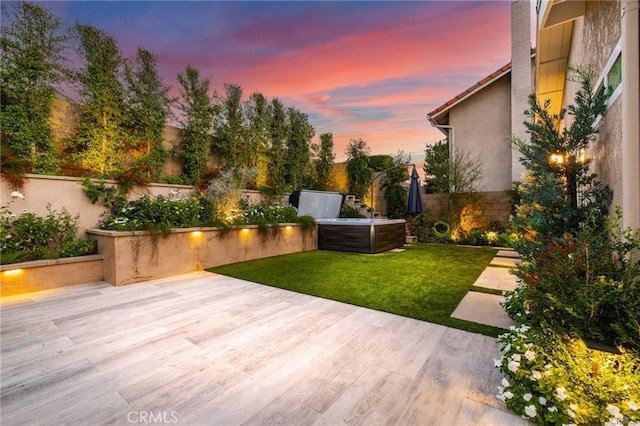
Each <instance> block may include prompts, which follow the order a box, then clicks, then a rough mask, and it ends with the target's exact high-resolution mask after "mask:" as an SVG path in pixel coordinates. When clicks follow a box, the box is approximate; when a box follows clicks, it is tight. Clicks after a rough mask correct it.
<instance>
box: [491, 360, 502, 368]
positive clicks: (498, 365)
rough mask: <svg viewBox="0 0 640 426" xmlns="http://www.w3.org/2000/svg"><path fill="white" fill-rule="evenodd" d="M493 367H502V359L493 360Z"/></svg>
mask: <svg viewBox="0 0 640 426" xmlns="http://www.w3.org/2000/svg"><path fill="white" fill-rule="evenodd" d="M493 365H494V366H496V367H500V366H501V365H502V358H500V359H494V360H493Z"/></svg>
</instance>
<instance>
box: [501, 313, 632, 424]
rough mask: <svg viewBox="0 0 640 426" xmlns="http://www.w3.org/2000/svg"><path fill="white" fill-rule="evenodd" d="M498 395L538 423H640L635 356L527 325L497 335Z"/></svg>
mask: <svg viewBox="0 0 640 426" xmlns="http://www.w3.org/2000/svg"><path fill="white" fill-rule="evenodd" d="M498 341H499V342H500V344H501V347H502V351H503V356H502V358H500V359H497V360H495V365H496V367H498V368H500V370H501V371H502V372H503V373H504V374H505V376H506V377H505V378H503V379H502V383H501V386H499V387H498V394H497V398H498V399H500V400H502V401H504V402H505V404H506V405H507V407H509V408H510V409H512V410H513V411H515V412H516V413H518V414H520V415H522V416H523V417H524V418H527V419H530V420H532V421H535V422H536V423H538V424H634V422H640V410H639V405H640V358H638V357H637V355H634V354H633V353H623V354H621V355H616V354H611V353H603V352H599V351H594V350H591V349H588V348H587V347H586V346H585V345H584V343H582V342H581V341H579V340H578V341H564V340H562V339H561V338H560V337H558V336H557V335H554V334H552V333H543V332H542V331H540V330H539V329H534V328H530V327H529V326H526V325H520V326H514V327H511V328H510V330H509V332H508V333H505V334H503V335H501V336H500V337H499V338H498Z"/></svg>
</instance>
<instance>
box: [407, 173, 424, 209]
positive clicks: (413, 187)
mask: <svg viewBox="0 0 640 426" xmlns="http://www.w3.org/2000/svg"><path fill="white" fill-rule="evenodd" d="M419 178H420V177H419V176H418V172H417V170H416V166H413V171H412V172H411V183H410V184H409V196H408V197H407V198H408V201H407V214H408V215H415V214H420V213H422V194H421V191H420V182H419Z"/></svg>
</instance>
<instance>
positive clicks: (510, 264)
mask: <svg viewBox="0 0 640 426" xmlns="http://www.w3.org/2000/svg"><path fill="white" fill-rule="evenodd" d="M519 261H520V259H513V258H510V257H497V256H496V257H494V258H493V259H492V260H491V263H489V266H506V267H507V268H515V267H516V265H517V263H518V262H519Z"/></svg>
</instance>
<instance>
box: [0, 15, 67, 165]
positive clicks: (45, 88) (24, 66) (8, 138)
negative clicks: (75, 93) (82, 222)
mask: <svg viewBox="0 0 640 426" xmlns="http://www.w3.org/2000/svg"><path fill="white" fill-rule="evenodd" d="M9 4H10V5H11V6H10V7H8V6H7V5H6V4H3V5H2V15H3V18H4V19H3V20H4V21H5V22H3V25H2V26H0V31H1V33H0V34H1V42H0V46H1V48H2V50H1V55H0V98H1V99H2V102H1V103H0V108H1V115H0V124H1V126H2V156H3V159H2V165H3V168H6V167H9V168H11V167H13V166H12V164H8V163H7V159H8V157H13V161H16V162H21V163H23V164H24V165H25V166H26V168H25V169H26V170H29V171H33V172H35V173H43V174H53V173H57V172H58V171H59V169H60V167H59V161H58V156H57V153H56V146H55V141H54V138H53V131H52V128H51V124H50V117H51V108H52V106H53V101H54V100H55V98H56V85H57V84H58V83H60V82H62V81H63V80H64V79H65V77H66V74H67V72H68V71H67V69H66V68H65V66H64V62H65V56H64V49H65V43H66V40H67V38H66V36H65V35H64V34H62V32H61V24H60V21H59V19H57V18H56V17H55V16H53V15H52V14H51V13H50V12H49V11H48V10H46V9H45V8H43V7H42V6H39V5H37V4H33V3H27V2H17V3H12V4H11V3H9ZM7 23H8V25H7ZM8 154H13V155H12V156H9V155H8Z"/></svg>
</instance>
